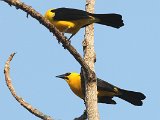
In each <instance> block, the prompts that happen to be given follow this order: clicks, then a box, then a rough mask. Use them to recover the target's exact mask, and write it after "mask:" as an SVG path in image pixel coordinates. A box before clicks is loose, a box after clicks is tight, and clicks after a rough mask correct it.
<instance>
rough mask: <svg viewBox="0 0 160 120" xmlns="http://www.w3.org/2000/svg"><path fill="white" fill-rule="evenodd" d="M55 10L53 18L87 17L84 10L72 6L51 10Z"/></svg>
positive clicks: (77, 18)
mask: <svg viewBox="0 0 160 120" xmlns="http://www.w3.org/2000/svg"><path fill="white" fill-rule="evenodd" d="M51 12H55V16H54V20H79V19H86V18H89V16H88V14H89V13H87V12H86V11H83V10H78V9H73V8H57V9H53V10H51Z"/></svg>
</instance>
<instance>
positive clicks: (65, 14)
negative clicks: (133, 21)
mask: <svg viewBox="0 0 160 120" xmlns="http://www.w3.org/2000/svg"><path fill="white" fill-rule="evenodd" d="M44 17H45V18H47V19H48V20H49V21H50V22H51V23H52V24H53V25H54V26H55V27H56V28H57V29H59V31H60V32H63V33H71V34H72V35H71V36H70V38H69V40H70V39H71V38H72V37H73V36H74V35H75V34H76V33H77V32H78V31H79V30H80V29H81V28H83V27H86V26H87V25H90V24H92V23H98V24H102V25H107V26H111V27H114V28H120V27H122V26H123V25H124V23H123V20H122V16H121V15H119V14H115V13H111V14H93V13H88V12H86V11H83V10H78V9H73V8H57V9H49V10H47V12H46V13H45V16H44Z"/></svg>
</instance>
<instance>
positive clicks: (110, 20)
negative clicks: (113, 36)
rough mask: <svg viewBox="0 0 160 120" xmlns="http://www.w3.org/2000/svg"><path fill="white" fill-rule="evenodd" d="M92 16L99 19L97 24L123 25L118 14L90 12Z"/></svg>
mask: <svg viewBox="0 0 160 120" xmlns="http://www.w3.org/2000/svg"><path fill="white" fill-rule="evenodd" d="M92 16H94V17H96V18H98V19H99V21H98V22H96V23H99V24H103V25H107V26H111V27H114V28H120V27H122V26H124V23H123V20H122V16H121V15H119V14H92Z"/></svg>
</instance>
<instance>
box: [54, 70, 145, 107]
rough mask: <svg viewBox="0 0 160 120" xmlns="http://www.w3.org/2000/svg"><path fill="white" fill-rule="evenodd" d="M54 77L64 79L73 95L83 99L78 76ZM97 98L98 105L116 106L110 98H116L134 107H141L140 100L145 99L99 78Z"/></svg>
mask: <svg viewBox="0 0 160 120" xmlns="http://www.w3.org/2000/svg"><path fill="white" fill-rule="evenodd" d="M56 77H58V78H62V79H64V80H65V81H66V82H67V83H68V85H69V87H70V89H71V90H72V91H73V92H74V94H76V95H77V96H78V97H80V98H82V99H84V96H83V93H82V87H81V76H80V74H78V73H75V72H70V73H65V74H62V75H58V76H56ZM97 97H98V103H106V104H116V102H115V101H114V100H113V99H112V98H113V97H118V98H121V99H123V100H125V101H127V102H129V103H131V104H133V105H135V106H142V104H143V102H142V100H144V99H145V98H146V96H145V95H144V94H143V93H140V92H134V91H129V90H124V89H121V88H119V87H116V86H114V85H112V84H110V83H108V82H106V81H103V80H101V79H99V78H97Z"/></svg>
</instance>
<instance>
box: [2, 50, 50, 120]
mask: <svg viewBox="0 0 160 120" xmlns="http://www.w3.org/2000/svg"><path fill="white" fill-rule="evenodd" d="M14 55H15V53H12V54H11V55H10V57H9V58H8V60H7V62H6V64H5V67H4V74H5V80H6V84H7V86H8V88H9V90H10V92H11V94H12V95H13V97H14V98H15V99H16V100H17V101H18V102H19V103H20V104H21V105H22V106H23V107H24V108H26V109H27V110H28V111H29V112H31V113H32V114H34V115H35V116H37V117H39V118H41V119H43V120H53V119H52V118H51V117H50V116H48V115H45V114H43V113H42V112H40V111H39V110H38V109H35V108H33V107H32V106H31V105H30V104H29V103H27V102H25V100H24V99H23V98H22V97H20V96H18V95H17V94H16V91H15V89H14V87H13V85H12V81H11V77H10V62H11V60H12V58H13V57H14Z"/></svg>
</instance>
